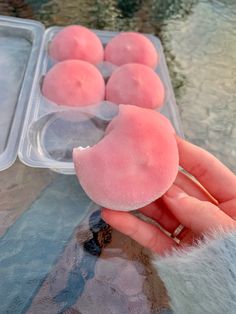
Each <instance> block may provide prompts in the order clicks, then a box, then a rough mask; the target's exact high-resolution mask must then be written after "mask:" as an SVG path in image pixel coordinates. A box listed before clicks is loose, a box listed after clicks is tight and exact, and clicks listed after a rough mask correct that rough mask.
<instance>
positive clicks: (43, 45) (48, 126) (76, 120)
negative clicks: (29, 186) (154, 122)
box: [0, 18, 183, 174]
mask: <svg viewBox="0 0 236 314" xmlns="http://www.w3.org/2000/svg"><path fill="white" fill-rule="evenodd" d="M3 20H4V19H0V29H1V27H2V21H3ZM6 20H8V22H9V24H11V25H10V26H9V27H13V26H12V24H13V25H14V24H16V25H17V29H18V37H19V38H20V39H21V38H25V35H24V34H25V29H26V30H27V31H28V33H29V34H31V36H32V37H31V41H30V42H31V50H30V51H31V52H30V53H31V54H30V57H29V58H28V59H27V58H26V59H27V62H28V63H27V69H26V72H25V73H24V74H25V75H23V74H21V75H22V86H21V93H23V94H24V95H25V98H24V101H23V102H22V101H20V100H21V99H20V97H19V99H17V101H15V103H17V104H18V103H19V102H20V104H21V110H22V112H21V115H20V114H18V115H16V114H15V120H16V121H17V122H18V124H21V123H22V122H23V117H24V113H25V119H24V126H23V130H22V132H21V138H20V143H19V149H18V150H17V147H15V150H14V154H15V155H14V156H16V155H17V152H18V155H19V158H20V160H21V161H22V162H23V163H25V164H26V165H29V166H31V167H40V168H50V169H52V170H54V171H57V172H60V173H64V174H74V173H75V170H74V166H73V162H72V150H73V148H74V147H78V146H81V147H86V146H91V145H94V144H95V143H97V142H98V141H99V140H100V139H101V138H102V137H103V134H104V131H105V128H106V126H107V125H108V123H109V121H110V120H111V119H112V118H113V117H114V116H115V115H116V114H117V112H118V106H117V105H116V104H112V103H110V102H107V101H103V102H101V103H99V104H95V105H93V106H88V107H79V108H72V107H64V106H58V105H57V104H55V103H52V102H50V101H48V100H47V99H46V98H45V97H43V95H42V93H41V84H42V80H43V77H44V75H45V74H46V72H47V71H48V70H49V69H50V68H51V67H52V66H53V64H54V63H55V62H54V61H53V60H52V59H51V58H50V57H49V55H48V45H49V43H50V41H51V40H52V38H53V37H54V36H55V34H56V33H57V32H58V31H60V30H61V29H62V28H61V27H51V28H48V29H47V30H46V31H45V32H44V28H43V26H42V25H41V24H40V23H37V22H33V21H28V20H20V19H15V18H6ZM13 28H14V27H13ZM30 32H31V33H30ZM94 32H95V33H96V34H97V35H98V37H99V38H100V39H101V41H102V43H103V45H104V46H105V45H106V44H107V43H108V42H109V41H110V39H111V38H112V37H114V36H115V35H116V34H117V33H116V32H109V31H98V30H94ZM16 36H17V35H16ZM146 36H147V37H148V38H149V39H150V40H151V41H152V42H153V44H154V46H155V47H156V49H157V51H158V54H159V64H158V67H157V69H156V72H157V73H158V74H159V76H160V78H161V80H162V82H163V83H164V86H165V94H166V96H165V104H164V106H163V108H162V110H161V112H162V113H163V114H164V115H165V116H166V117H167V118H168V119H169V120H170V121H171V123H172V125H173V126H174V128H175V130H176V133H177V134H178V135H180V136H183V132H182V128H181V122H180V119H179V113H178V108H177V106H176V102H175V98H174V93H173V89H172V86H171V82H170V78H169V74H168V69H167V66H166V62H165V57H164V53H163V49H162V45H161V42H160V40H159V39H158V38H157V37H155V36H153V35H146ZM27 38H28V37H27ZM27 40H28V39H27ZM28 41H29V40H28ZM0 44H1V42H0ZM32 55H33V57H32ZM36 61H37V66H36V68H35V62H36ZM97 67H98V68H99V70H100V71H101V73H102V74H103V77H104V79H105V80H106V79H107V78H108V77H109V75H110V74H111V73H112V71H113V70H114V69H115V68H116V67H115V66H113V65H111V64H109V63H107V62H104V63H102V64H99V65H98V66H97ZM0 69H1V60H0ZM30 69H31V72H29V71H30ZM27 71H28V72H27ZM22 73H23V71H22ZM21 93H20V96H21ZM26 96H27V97H26ZM13 103H14V102H13ZM1 106H2V103H1V100H0V108H1ZM26 107H27V109H26ZM23 108H24V109H23ZM25 110H26V112H25ZM8 127H9V128H10V129H11V132H12V133H13V134H15V135H16V136H15V141H17V139H16V137H19V135H20V129H19V128H18V129H17V130H16V128H15V126H14V125H13V124H11V123H9V124H8ZM0 149H1V147H0ZM12 150H13V149H12ZM0 154H1V150H0ZM14 158H15V157H14ZM14 158H13V159H12V162H13V160H14ZM1 168H2V165H1V160H0V169H1Z"/></svg>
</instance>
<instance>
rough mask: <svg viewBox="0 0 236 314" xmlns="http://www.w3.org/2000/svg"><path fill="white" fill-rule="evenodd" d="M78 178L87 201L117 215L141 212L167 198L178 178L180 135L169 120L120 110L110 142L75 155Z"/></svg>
mask: <svg viewBox="0 0 236 314" xmlns="http://www.w3.org/2000/svg"><path fill="white" fill-rule="evenodd" d="M73 160H74V165H75V169H76V173H77V177H78V179H79V182H80V184H81V186H82V187H83V189H84V191H85V192H86V193H87V195H88V196H89V197H90V198H91V199H92V200H93V201H94V202H95V203H97V204H99V205H101V206H103V207H107V208H110V209H113V210H122V211H130V210H134V209H138V208H140V207H143V206H145V205H147V204H150V203H151V202H153V201H154V200H156V199H158V198H159V197H161V196H162V195H163V194H164V193H165V192H166V191H167V190H168V189H169V188H170V186H171V185H172V184H173V182H174V180H175V178H176V175H177V172H178V162H179V158H178V148H177V143H176V139H175V134H174V129H173V127H172V125H171V123H170V122H169V120H168V119H166V118H165V117H164V116H163V115H161V114H160V113H159V112H156V111H153V110H147V109H144V108H139V107H136V106H131V105H120V106H119V114H118V116H116V117H115V118H114V119H113V120H112V121H111V122H110V124H109V125H108V127H107V129H106V133H105V136H104V138H103V139H102V140H101V141H100V142H98V143H97V144H96V145H94V146H93V147H90V148H86V149H80V148H77V149H74V152H73Z"/></svg>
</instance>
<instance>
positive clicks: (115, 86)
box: [106, 63, 165, 109]
mask: <svg viewBox="0 0 236 314" xmlns="http://www.w3.org/2000/svg"><path fill="white" fill-rule="evenodd" d="M164 98H165V89H164V86H163V83H162V81H161V80H160V78H159V76H158V75H157V74H156V73H155V72H154V71H153V70H152V69H150V68H149V67H147V66H145V65H143V64H138V63H130V64H125V65H123V66H121V67H120V68H118V69H117V70H115V71H114V72H113V74H112V75H111V77H110V79H109V80H108V83H107V85H106V99H107V100H109V101H112V102H114V103H116V104H130V105H133V106H139V107H144V108H149V109H155V108H161V106H162V105H163V103H164Z"/></svg>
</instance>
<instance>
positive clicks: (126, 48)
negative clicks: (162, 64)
mask: <svg viewBox="0 0 236 314" xmlns="http://www.w3.org/2000/svg"><path fill="white" fill-rule="evenodd" d="M105 60H106V61H109V62H111V63H113V64H116V65H123V64H126V63H141V64H145V65H147V66H149V67H151V68H155V67H156V66H157V63H158V54H157V51H156V49H155V47H154V45H153V44H152V42H151V41H150V40H149V39H148V38H147V37H145V36H144V35H142V34H139V33H135V32H124V33H120V34H118V35H117V36H115V37H114V38H113V39H112V40H111V41H110V42H109V43H108V44H107V46H106V48H105Z"/></svg>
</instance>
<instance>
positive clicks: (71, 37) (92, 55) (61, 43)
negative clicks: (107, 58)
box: [49, 25, 104, 64]
mask: <svg viewBox="0 0 236 314" xmlns="http://www.w3.org/2000/svg"><path fill="white" fill-rule="evenodd" d="M49 55H50V56H51V57H52V58H53V59H55V60H56V61H63V60H68V59H80V60H84V61H87V62H90V63H92V64H97V63H99V62H102V61H103V57H104V50H103V46H102V43H101V41H100V39H99V38H98V36H97V35H96V34H95V33H93V32H92V31H90V30H89V29H88V28H86V27H83V26H79V25H71V26H67V27H65V28H63V29H62V30H61V31H60V32H59V33H57V34H56V36H55V37H54V38H53V40H52V42H51V44H50V46H49Z"/></svg>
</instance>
